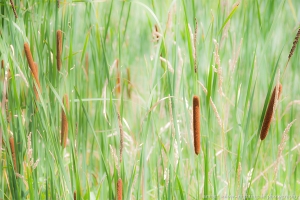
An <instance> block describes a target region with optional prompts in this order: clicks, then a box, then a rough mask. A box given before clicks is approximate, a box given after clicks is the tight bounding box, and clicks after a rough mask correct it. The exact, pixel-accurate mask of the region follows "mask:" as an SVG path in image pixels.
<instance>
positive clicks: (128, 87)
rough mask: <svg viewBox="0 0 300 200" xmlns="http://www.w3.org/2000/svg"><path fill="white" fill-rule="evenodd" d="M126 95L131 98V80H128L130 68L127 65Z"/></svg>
mask: <svg viewBox="0 0 300 200" xmlns="http://www.w3.org/2000/svg"><path fill="white" fill-rule="evenodd" d="M127 82H128V84H127V95H128V97H129V98H131V81H130V69H129V67H127Z"/></svg>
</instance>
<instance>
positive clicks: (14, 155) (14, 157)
mask: <svg viewBox="0 0 300 200" xmlns="http://www.w3.org/2000/svg"><path fill="white" fill-rule="evenodd" d="M9 145H10V151H11V156H12V160H13V164H14V170H15V172H17V159H16V151H15V142H14V138H13V137H10V138H9Z"/></svg>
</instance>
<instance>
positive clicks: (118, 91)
mask: <svg viewBox="0 0 300 200" xmlns="http://www.w3.org/2000/svg"><path fill="white" fill-rule="evenodd" d="M116 69H117V94H121V75H120V69H119V60H118V59H117V60H116Z"/></svg>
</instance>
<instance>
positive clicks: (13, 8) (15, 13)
mask: <svg viewBox="0 0 300 200" xmlns="http://www.w3.org/2000/svg"><path fill="white" fill-rule="evenodd" d="M10 4H11V7H12V10H13V12H14V15H15V18H16V19H17V18H18V15H17V11H16V7H15V4H14V2H13V1H12V0H10Z"/></svg>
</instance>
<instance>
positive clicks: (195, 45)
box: [193, 18, 198, 73]
mask: <svg viewBox="0 0 300 200" xmlns="http://www.w3.org/2000/svg"><path fill="white" fill-rule="evenodd" d="M197 33H198V23H197V19H196V18H195V32H194V38H193V40H194V42H193V44H194V47H193V49H194V52H193V57H194V71H195V73H197V71H198V68H197Z"/></svg>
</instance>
